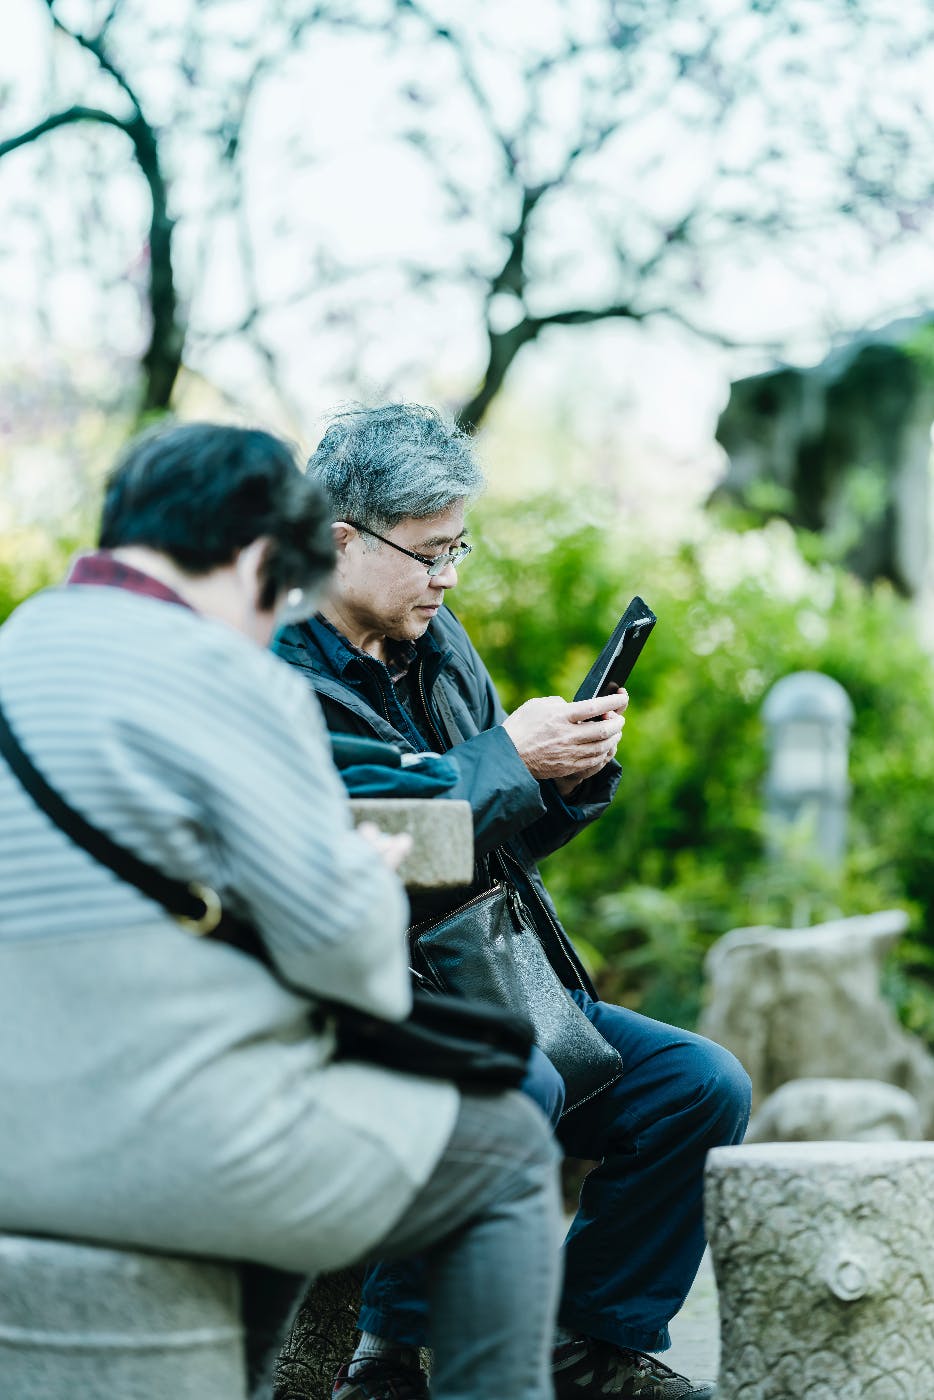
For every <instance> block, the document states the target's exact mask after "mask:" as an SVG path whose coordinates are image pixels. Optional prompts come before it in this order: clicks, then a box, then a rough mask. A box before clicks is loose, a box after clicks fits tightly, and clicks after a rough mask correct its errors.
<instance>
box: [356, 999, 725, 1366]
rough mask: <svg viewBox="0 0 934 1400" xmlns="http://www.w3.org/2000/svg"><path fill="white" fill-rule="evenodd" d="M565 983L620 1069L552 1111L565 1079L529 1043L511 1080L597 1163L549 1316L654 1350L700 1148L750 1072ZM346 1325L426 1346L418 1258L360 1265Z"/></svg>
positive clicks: (697, 1219) (695, 1191) (675, 1298)
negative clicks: (571, 1106)
mask: <svg viewBox="0 0 934 1400" xmlns="http://www.w3.org/2000/svg"><path fill="white" fill-rule="evenodd" d="M573 995H574V999H575V1001H577V1003H578V1005H579V1006H580V1007H582V1009H583V1010H584V1011H585V1012H586V1014H587V1016H588V1017H589V1018H590V1020H591V1021H592V1022H593V1023H594V1025H595V1026H596V1027H597V1029H598V1030H599V1031H600V1032H601V1034H602V1035H604V1036H605V1037H606V1039H607V1040H609V1041H610V1042H611V1044H613V1045H615V1046H616V1048H617V1049H618V1050H619V1052H620V1054H621V1055H622V1057H623V1064H624V1066H625V1073H624V1075H623V1078H622V1079H621V1080H619V1082H618V1083H616V1084H614V1085H611V1087H610V1088H609V1089H605V1090H604V1091H603V1093H602V1094H598V1095H597V1097H596V1098H594V1099H591V1100H590V1101H589V1102H588V1103H585V1104H582V1105H581V1106H580V1108H577V1109H575V1110H574V1111H573V1112H571V1113H569V1114H568V1115H567V1117H566V1118H564V1119H562V1120H561V1121H560V1122H558V1119H559V1118H560V1115H561V1110H562V1107H563V1104H564V1084H563V1082H562V1080H561V1077H560V1075H559V1074H558V1072H557V1070H556V1069H555V1068H554V1067H553V1066H552V1065H551V1063H550V1062H549V1061H548V1060H547V1059H546V1058H545V1056H544V1055H542V1053H541V1052H540V1051H534V1052H533V1057H532V1060H531V1061H530V1063H529V1073H528V1075H527V1076H526V1081H525V1083H524V1084H523V1086H522V1087H523V1089H524V1090H525V1092H526V1093H527V1094H528V1095H529V1096H530V1097H531V1098H533V1099H534V1100H535V1101H536V1102H537V1103H538V1104H539V1106H540V1107H541V1108H542V1109H543V1111H544V1112H545V1113H546V1114H547V1115H548V1117H549V1118H550V1119H551V1122H552V1124H553V1125H555V1131H556V1136H557V1138H558V1141H559V1142H560V1144H561V1146H562V1147H563V1148H564V1150H565V1152H566V1153H567V1154H568V1155H569V1156H572V1157H585V1158H594V1159H596V1160H597V1163H598V1165H597V1166H596V1167H594V1169H593V1170H592V1171H591V1172H590V1174H589V1175H588V1176H587V1178H586V1180H585V1181H584V1185H583V1187H582V1189H581V1195H580V1202H579V1205H578V1210H577V1214H576V1215H575V1217H574V1219H573V1221H572V1222H571V1227H570V1230H569V1231H568V1235H567V1239H566V1240H565V1245H564V1290H563V1294H562V1302H561V1312H560V1321H561V1323H562V1325H563V1326H564V1327H566V1328H568V1329H569V1330H570V1331H572V1332H580V1333H583V1334H584V1335H586V1336H589V1337H599V1338H601V1339H602V1340H604V1341H608V1342H613V1343H615V1344H616V1345H617V1346H623V1347H634V1348H637V1349H638V1350H640V1351H664V1350H665V1348H666V1347H668V1346H670V1344H671V1343H670V1339H669V1336H668V1323H669V1321H670V1320H671V1318H672V1317H674V1315H675V1313H676V1312H677V1311H678V1309H679V1308H680V1307H681V1305H682V1303H683V1302H684V1299H685V1297H686V1296H687V1292H688V1289H689V1288H690V1286H691V1284H692V1282H693V1281H694V1276H695V1274H696V1273H697V1268H698V1265H699V1264H700V1260H701V1255H702V1254H703V1252H704V1226H703V1170H704V1160H705V1158H706V1155H707V1152H708V1150H709V1149H710V1148H711V1147H721V1146H725V1145H728V1144H731V1143H737V1142H740V1141H741V1140H742V1137H743V1134H744V1133H745V1131H746V1123H747V1121H748V1118H749V1101H750V1083H749V1076H748V1075H747V1074H746V1071H745V1070H744V1069H743V1067H742V1065H740V1063H739V1061H738V1060H736V1059H735V1058H734V1056H733V1055H731V1054H730V1053H729V1051H728V1050H724V1049H723V1047H722V1046H720V1045H716V1044H714V1042H713V1041H710V1040H705V1039H703V1037H701V1036H698V1035H694V1034H693V1033H692V1032H691V1031H682V1030H678V1029H677V1028H676V1027H674V1026H667V1025H664V1024H663V1023H662V1022H661V1021H651V1020H649V1019H648V1018H647V1017H645V1016H640V1015H639V1014H638V1012H635V1011H628V1010H626V1009H625V1008H624V1007H619V1006H610V1005H609V1004H608V1003H607V1002H603V1001H593V1000H592V999H591V998H590V997H588V996H587V995H586V994H585V993H584V992H575V993H573ZM358 1326H359V1327H360V1329H361V1330H363V1331H366V1332H373V1333H376V1334H377V1335H378V1336H382V1337H390V1338H392V1339H393V1340H395V1341H398V1342H400V1343H403V1344H406V1345H409V1346H424V1345H425V1344H426V1336H427V1332H426V1307H425V1302H424V1265H423V1263H422V1261H421V1260H420V1259H411V1260H406V1261H404V1262H403V1263H401V1264H399V1263H396V1264H376V1265H374V1266H373V1267H372V1268H371V1269H370V1270H369V1271H368V1273H367V1275H366V1279H365V1280H364V1285H363V1295H362V1307H361V1310H360V1317H359V1320H358Z"/></svg>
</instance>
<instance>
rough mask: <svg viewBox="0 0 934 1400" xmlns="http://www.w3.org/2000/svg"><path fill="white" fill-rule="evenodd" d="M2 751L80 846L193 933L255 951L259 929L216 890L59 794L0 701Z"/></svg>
mask: <svg viewBox="0 0 934 1400" xmlns="http://www.w3.org/2000/svg"><path fill="white" fill-rule="evenodd" d="M0 754H2V755H3V757H4V758H5V759H6V761H7V763H8V764H9V765H10V768H11V770H12V771H13V773H14V774H15V776H16V777H17V778H18V779H19V781H20V783H22V785H23V787H24V788H25V789H26V791H27V792H28V793H29V796H30V797H31V798H32V800H33V801H34V802H35V804H36V806H37V807H39V808H41V810H42V811H43V812H45V814H46V816H47V817H48V818H49V820H50V821H52V822H54V823H55V825H56V826H57V827H59V828H60V829H61V830H62V831H63V832H64V833H65V835H66V836H68V837H69V838H70V839H71V840H72V841H73V842H74V843H75V845H76V846H81V847H82V848H83V849H84V850H85V851H87V852H88V854H89V855H90V856H93V858H94V859H95V860H96V861H98V862H99V863H100V864H101V865H106V866H107V868H108V869H109V870H112V871H113V873H114V874H115V875H118V876H119V877H120V879H121V880H126V882H127V883H128V884H130V885H135V886H136V888H137V889H138V890H140V891H141V892H142V893H143V894H145V895H148V897H149V898H150V899H154V900H155V901H156V903H157V904H161V905H162V906H163V908H165V909H167V910H168V912H169V913H170V914H172V915H173V917H174V918H176V919H177V920H178V921H179V923H181V924H182V925H183V926H184V927H185V928H188V929H189V930H190V931H191V932H192V933H198V934H213V935H214V936H215V937H216V938H222V939H223V940H224V941H225V942H226V943H232V944H234V946H235V947H239V948H241V949H243V951H245V952H251V953H255V952H256V947H255V944H256V943H257V942H258V940H257V938H256V934H255V932H254V931H253V930H252V929H251V928H250V927H249V925H247V924H244V923H243V922H242V921H241V920H239V919H236V918H235V917H234V916H233V915H231V914H227V913H225V912H224V911H223V910H222V908H221V902H220V899H219V898H218V896H217V894H216V893H215V892H214V890H212V889H209V888H208V887H207V886H206V885H200V884H198V883H196V882H195V881H192V883H191V884H185V883H184V882H183V881H181V880H174V879H172V878H171V877H170V876H168V875H163V873H162V871H161V870H157V869H156V868H155V866H153V865H149V864H148V863H147V862H146V861H144V860H140V859H139V857H138V856H136V855H134V854H133V852H132V851H128V850H127V849H126V847H125V846H120V845H118V843H117V842H116V841H113V840H111V838H110V837H109V836H108V835H107V834H106V832H103V831H101V830H100V829H99V828H98V827H96V826H92V825H91V823H90V822H89V821H87V820H86V818H85V817H83V816H82V815H81V813H80V812H77V811H75V809H74V807H71V806H69V804H68V803H67V802H66V801H65V799H64V798H63V797H62V796H61V794H60V793H58V792H56V790H55V789H54V788H53V787H52V786H51V785H50V784H49V783H48V782H47V781H46V779H45V778H44V777H43V776H42V774H41V773H40V772H39V770H38V768H37V767H36V766H35V764H34V763H33V761H32V759H31V758H30V757H29V755H28V754H27V753H26V751H25V750H24V749H23V747H22V745H21V744H20V742H19V740H18V739H17V737H16V735H15V734H14V733H13V730H12V729H11V728H10V723H9V720H8V719H7V717H6V715H5V713H4V711H3V706H2V704H0Z"/></svg>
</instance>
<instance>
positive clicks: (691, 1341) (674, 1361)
mask: <svg viewBox="0 0 934 1400" xmlns="http://www.w3.org/2000/svg"><path fill="white" fill-rule="evenodd" d="M669 1330H670V1331H671V1350H670V1351H666V1352H663V1353H662V1355H661V1360H662V1361H664V1363H665V1365H666V1366H671V1367H673V1368H674V1370H676V1371H680V1372H681V1374H682V1375H684V1376H691V1377H694V1378H695V1379H697V1380H710V1379H712V1378H713V1377H715V1376H716V1375H717V1372H718V1370H719V1367H720V1314H719V1312H718V1309H717V1285H716V1283H715V1281H714V1276H713V1264H712V1263H711V1259H710V1252H709V1250H708V1252H707V1253H706V1254H705V1255H704V1258H703V1261H702V1263H701V1266H700V1270H699V1271H698V1275H697V1278H696V1279H695V1281H694V1287H693V1288H692V1289H691V1291H690V1293H689V1294H688V1297H687V1301H686V1302H685V1304H684V1307H683V1308H682V1309H681V1311H680V1312H679V1313H678V1315H677V1317H675V1318H674V1319H673V1320H672V1322H671V1326H670V1329H669Z"/></svg>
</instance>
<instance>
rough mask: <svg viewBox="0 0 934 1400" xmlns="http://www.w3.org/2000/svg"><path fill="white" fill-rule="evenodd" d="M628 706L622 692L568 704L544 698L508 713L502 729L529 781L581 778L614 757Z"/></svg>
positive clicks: (627, 699)
mask: <svg viewBox="0 0 934 1400" xmlns="http://www.w3.org/2000/svg"><path fill="white" fill-rule="evenodd" d="M628 704H629V696H628V695H627V694H626V692H625V690H621V691H620V692H619V693H618V694H616V695H597V696H594V698H593V699H592V700H575V701H571V702H568V701H567V700H562V699H561V697H560V696H559V695H547V696H542V697H541V698H539V699H536V700H526V702H525V704H524V705H520V706H519V708H518V709H517V710H513V712H512V714H511V715H507V717H506V719H504V720H503V728H504V729H505V731H506V733H507V734H508V735H509V737H510V739H511V740H512V742H513V743H514V744H515V746H516V748H517V750H518V752H519V757H520V758H521V759H522V761H523V763H524V764H525V766H526V768H528V770H529V772H530V773H531V774H532V777H533V778H538V779H539V780H541V779H543V778H558V779H561V778H577V779H578V780H583V779H584V778H585V777H590V776H592V775H593V774H594V773H599V771H600V770H601V768H605V767H606V765H607V764H608V763H609V761H610V759H611V758H612V757H613V755H614V754H615V753H616V746H617V744H618V743H619V738H620V734H621V733H622V730H623V725H624V724H625V722H626V721H625V719H624V718H623V711H624V710H625V708H626V706H627V705H628Z"/></svg>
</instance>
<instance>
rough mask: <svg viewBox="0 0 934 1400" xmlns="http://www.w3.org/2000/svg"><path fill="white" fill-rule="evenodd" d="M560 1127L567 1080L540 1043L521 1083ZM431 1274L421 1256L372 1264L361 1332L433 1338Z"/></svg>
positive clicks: (411, 1339)
mask: <svg viewBox="0 0 934 1400" xmlns="http://www.w3.org/2000/svg"><path fill="white" fill-rule="evenodd" d="M521 1088H522V1091H523V1093H525V1094H527V1095H528V1097H529V1098H530V1099H532V1100H533V1101H534V1102H535V1103H537V1104H538V1106H539V1108H541V1110H542V1112H543V1113H544V1114H545V1116H546V1117H547V1118H548V1119H549V1121H550V1122H551V1125H552V1127H555V1126H556V1124H557V1122H558V1119H559V1118H560V1117H561V1111H562V1109H563V1108H564V1081H563V1080H562V1078H561V1076H560V1075H559V1074H558V1071H557V1070H556V1069H555V1068H554V1066H553V1065H552V1064H551V1062H550V1061H549V1060H548V1059H546V1057H545V1056H544V1055H543V1054H542V1052H541V1051H540V1050H539V1049H537V1048H536V1049H533V1051H532V1054H531V1056H530V1058H529V1067H528V1071H527V1073H526V1076H525V1079H524V1080H523V1082H522V1085H521ZM426 1287H427V1280H426V1276H425V1261H424V1260H423V1259H422V1258H421V1257H416V1258H412V1259H403V1260H399V1261H397V1262H396V1263H384V1262H380V1263H378V1264H374V1265H373V1266H372V1267H371V1268H370V1269H368V1270H367V1273H366V1277H365V1278H364V1280H363V1289H362V1292H361V1307H360V1316H359V1318H358V1319H357V1326H358V1327H359V1328H360V1331H361V1332H372V1333H374V1334H375V1335H376V1336H378V1337H387V1338H391V1339H392V1340H393V1341H395V1342H399V1343H400V1344H401V1345H403V1346H413V1347H420V1346H426V1345H427V1343H428V1308H427V1304H426V1302H425V1293H426Z"/></svg>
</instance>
